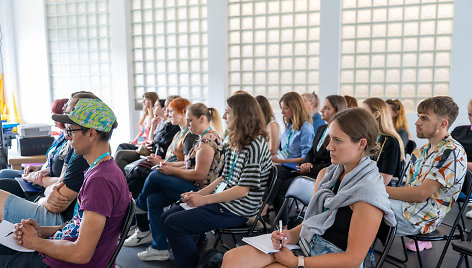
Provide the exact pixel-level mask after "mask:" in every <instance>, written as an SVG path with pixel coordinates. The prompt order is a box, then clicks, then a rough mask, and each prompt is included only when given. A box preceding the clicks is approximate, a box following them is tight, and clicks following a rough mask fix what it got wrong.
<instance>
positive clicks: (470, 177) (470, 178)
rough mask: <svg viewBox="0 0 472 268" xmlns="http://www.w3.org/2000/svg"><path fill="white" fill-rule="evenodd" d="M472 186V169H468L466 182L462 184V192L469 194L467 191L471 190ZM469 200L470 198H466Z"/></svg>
mask: <svg viewBox="0 0 472 268" xmlns="http://www.w3.org/2000/svg"><path fill="white" fill-rule="evenodd" d="M470 188H472V173H470V171H467V173H466V174H465V178H464V183H463V184H462V189H461V192H463V193H464V194H465V195H467V193H469V192H470V191H471V189H470ZM467 201H468V200H466V202H467Z"/></svg>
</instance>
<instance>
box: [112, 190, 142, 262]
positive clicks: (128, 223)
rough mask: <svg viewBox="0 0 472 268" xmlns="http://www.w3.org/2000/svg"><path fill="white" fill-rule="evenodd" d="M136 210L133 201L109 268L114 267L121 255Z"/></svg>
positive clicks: (127, 212)
mask: <svg viewBox="0 0 472 268" xmlns="http://www.w3.org/2000/svg"><path fill="white" fill-rule="evenodd" d="M135 208H136V204H135V203H134V200H133V199H131V202H129V205H128V208H127V209H126V216H125V218H124V220H123V226H122V227H121V233H120V237H119V238H118V245H117V246H116V249H115V251H114V252H113V255H112V256H111V258H110V261H109V262H108V265H107V268H111V267H114V266H113V265H114V263H115V260H116V257H117V256H118V253H120V250H121V247H122V246H123V243H124V242H125V239H126V235H127V234H128V231H129V228H130V227H131V221H132V220H133V216H134V210H135Z"/></svg>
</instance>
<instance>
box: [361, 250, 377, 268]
mask: <svg viewBox="0 0 472 268" xmlns="http://www.w3.org/2000/svg"><path fill="white" fill-rule="evenodd" d="M375 265H376V262H375V256H374V249H372V248H370V249H369V252H368V253H367V256H366V257H365V259H364V268H375Z"/></svg>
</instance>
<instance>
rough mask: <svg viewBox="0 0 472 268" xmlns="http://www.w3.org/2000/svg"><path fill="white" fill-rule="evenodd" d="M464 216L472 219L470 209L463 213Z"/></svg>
mask: <svg viewBox="0 0 472 268" xmlns="http://www.w3.org/2000/svg"><path fill="white" fill-rule="evenodd" d="M465 216H466V217H467V218H470V219H472V209H471V210H469V211H468V212H467V213H466V214H465Z"/></svg>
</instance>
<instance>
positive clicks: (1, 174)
mask: <svg viewBox="0 0 472 268" xmlns="http://www.w3.org/2000/svg"><path fill="white" fill-rule="evenodd" d="M21 174H23V171H21V170H14V169H2V170H0V178H8V179H14V178H16V177H21Z"/></svg>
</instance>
